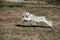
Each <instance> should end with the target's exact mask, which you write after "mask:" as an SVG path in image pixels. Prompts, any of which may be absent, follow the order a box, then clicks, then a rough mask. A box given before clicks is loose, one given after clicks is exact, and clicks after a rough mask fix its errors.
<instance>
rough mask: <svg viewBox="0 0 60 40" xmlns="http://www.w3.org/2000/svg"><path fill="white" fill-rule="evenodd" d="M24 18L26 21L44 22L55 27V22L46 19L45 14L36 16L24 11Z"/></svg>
mask: <svg viewBox="0 0 60 40" xmlns="http://www.w3.org/2000/svg"><path fill="white" fill-rule="evenodd" d="M22 16H23V18H22V20H26V21H32V22H35V23H36V22H38V23H39V22H44V23H46V24H47V25H49V26H50V27H53V23H52V22H51V21H48V20H46V18H45V16H35V15H33V14H31V13H29V12H25V11H24V12H23V14H22Z"/></svg>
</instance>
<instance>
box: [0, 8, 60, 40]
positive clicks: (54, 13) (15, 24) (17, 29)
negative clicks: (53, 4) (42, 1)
mask: <svg viewBox="0 0 60 40" xmlns="http://www.w3.org/2000/svg"><path fill="white" fill-rule="evenodd" d="M23 11H28V12H31V13H32V14H34V15H37V16H46V18H47V19H48V20H51V21H52V22H53V25H54V27H53V28H48V27H45V25H43V24H42V25H43V26H42V25H41V24H40V23H39V24H35V23H34V22H23V21H21V18H22V16H21V14H22V12H23ZM21 25H22V26H21ZM23 25H39V26H23ZM41 26H42V27H41ZM0 40H60V9H58V8H17V7H15V8H0Z"/></svg>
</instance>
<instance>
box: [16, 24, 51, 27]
mask: <svg viewBox="0 0 60 40" xmlns="http://www.w3.org/2000/svg"><path fill="white" fill-rule="evenodd" d="M15 26H17V27H42V28H51V27H50V26H38V25H31V26H29V25H20V24H17V25H15Z"/></svg>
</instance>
